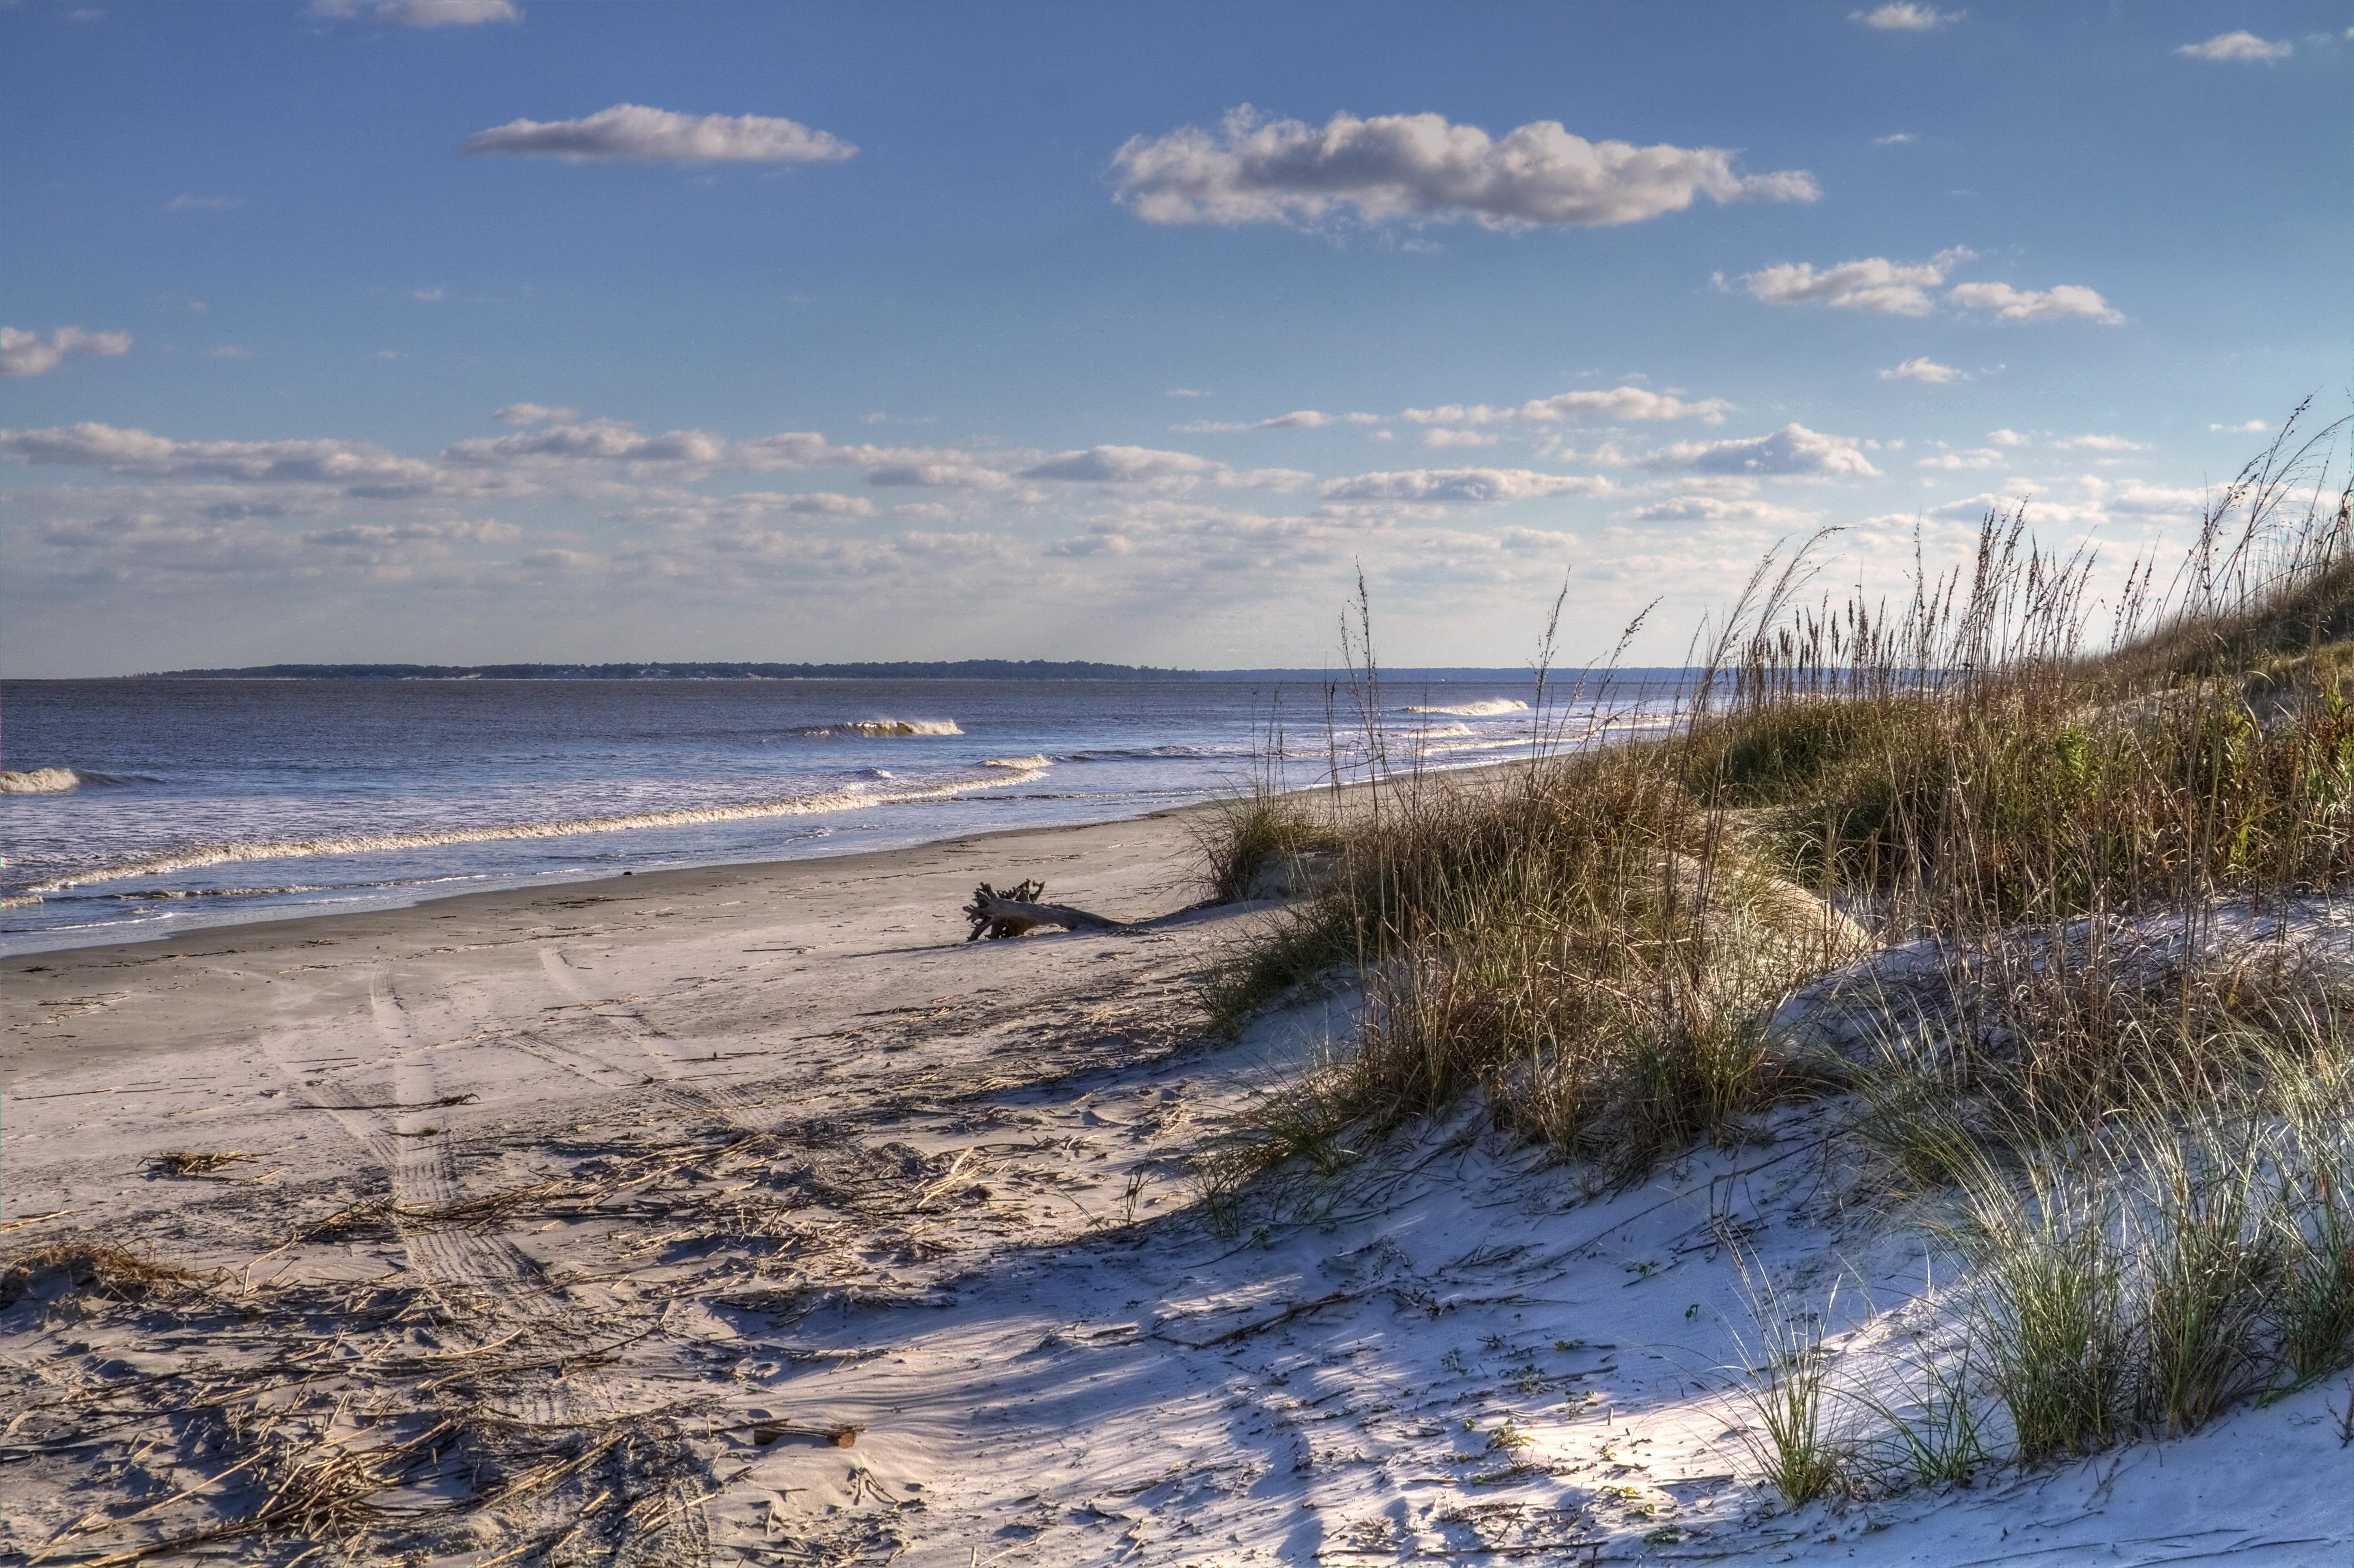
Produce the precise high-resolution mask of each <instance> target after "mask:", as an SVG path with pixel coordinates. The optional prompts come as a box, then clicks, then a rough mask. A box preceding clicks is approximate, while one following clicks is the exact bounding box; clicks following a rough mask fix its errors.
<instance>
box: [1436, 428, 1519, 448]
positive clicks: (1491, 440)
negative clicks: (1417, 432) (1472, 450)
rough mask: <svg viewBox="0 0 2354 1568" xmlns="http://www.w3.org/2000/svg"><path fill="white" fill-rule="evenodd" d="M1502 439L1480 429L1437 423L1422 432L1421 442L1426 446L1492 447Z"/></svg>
mask: <svg viewBox="0 0 2354 1568" xmlns="http://www.w3.org/2000/svg"><path fill="white" fill-rule="evenodd" d="M1500 440H1503V438H1502V437H1501V436H1490V435H1483V434H1481V433H1480V432H1479V431H1478V430H1467V429H1455V428H1451V427H1448V426H1446V425H1436V426H1433V427H1432V428H1431V429H1427V430H1425V431H1423V432H1422V440H1421V441H1420V443H1419V444H1421V445H1423V446H1426V447H1492V446H1494V445H1495V444H1496V443H1497V442H1498V441H1500Z"/></svg>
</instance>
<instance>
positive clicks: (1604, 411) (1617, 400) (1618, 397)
mask: <svg viewBox="0 0 2354 1568" xmlns="http://www.w3.org/2000/svg"><path fill="white" fill-rule="evenodd" d="M1731 408H1733V405H1732V404H1730V403H1728V402H1726V401H1725V400H1724V399H1723V398H1722V397H1703V398H1702V399H1701V400H1700V401H1698V402H1696V403H1688V402H1686V401H1684V400H1683V399H1682V398H1681V397H1673V396H1670V395H1669V394H1667V393H1664V392H1654V391H1651V390H1650V389H1649V388H1648V387H1610V388H1609V389H1607V390H1606V391H1604V390H1596V391H1585V392H1560V393H1556V394H1554V395H1553V397H1532V398H1531V399H1529V400H1528V401H1527V402H1525V403H1522V404H1518V405H1515V406H1508V407H1505V408H1490V407H1489V406H1488V405H1487V404H1485V403H1472V404H1463V403H1446V404H1441V405H1440V406H1439V407H1437V408H1408V409H1406V410H1405V413H1404V417H1405V418H1408V419H1411V420H1413V421H1414V422H1415V423H1416V424H1418V425H1493V424H1501V423H1503V422H1505V421H1507V420H1522V421H1525V422H1527V423H1530V424H1538V425H1543V424H1557V423H1560V422H1561V421H1563V420H1566V419H1575V418H1596V419H1616V420H1633V419H1698V420H1700V421H1701V422H1702V424H1704V425H1721V424H1723V422H1724V416H1725V414H1726V413H1727V412H1728V411H1730V410H1731Z"/></svg>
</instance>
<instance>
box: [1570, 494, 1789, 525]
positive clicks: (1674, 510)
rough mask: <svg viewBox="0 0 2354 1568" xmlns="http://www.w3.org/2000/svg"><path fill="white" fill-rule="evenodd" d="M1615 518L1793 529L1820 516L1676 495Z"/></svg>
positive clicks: (1758, 504) (1772, 506) (1720, 498)
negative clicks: (1747, 524)
mask: <svg viewBox="0 0 2354 1568" xmlns="http://www.w3.org/2000/svg"><path fill="white" fill-rule="evenodd" d="M1615 515H1617V516H1618V517H1620V518H1623V519H1625V520H1626V521H1628V522H1631V523H1753V524H1768V525H1771V526H1773V527H1777V528H1795V527H1798V526H1800V525H1802V524H1808V523H1812V522H1815V521H1816V520H1818V519H1819V518H1820V517H1821V516H1822V514H1821V513H1819V512H1810V511H1808V510H1806V509H1805V508H1803V507H1797V506H1782V505H1777V504H1776V503H1774V502H1771V501H1755V500H1746V499H1742V498H1737V497H1736V498H1732V499H1727V498H1726V497H1723V496H1719V495H1680V496H1677V497H1675V498H1674V499H1673V500H1670V501H1655V502H1652V503H1650V504H1649V505H1648V506H1638V507H1636V508H1635V509H1634V510H1632V511H1630V512H1620V513H1617V514H1615Z"/></svg>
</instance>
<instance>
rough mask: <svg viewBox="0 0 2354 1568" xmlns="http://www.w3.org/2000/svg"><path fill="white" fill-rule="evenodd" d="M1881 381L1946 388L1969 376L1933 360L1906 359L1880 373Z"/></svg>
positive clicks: (1965, 379)
mask: <svg viewBox="0 0 2354 1568" xmlns="http://www.w3.org/2000/svg"><path fill="white" fill-rule="evenodd" d="M1880 378H1881V379H1882V381H1925V382H1926V383H1928V384H1929V385H1930V386H1932V387H1946V386H1950V385H1952V384H1953V383H1954V382H1956V381H1967V380H1968V379H1969V376H1968V375H1967V374H1966V373H1965V372H1963V371H1959V370H1956V369H1955V368H1954V367H1953V366H1950V365H1940V364H1938V363H1937V362H1936V361H1935V360H1934V359H1908V360H1906V361H1905V362H1904V363H1903V364H1902V365H1899V366H1895V367H1894V368H1893V369H1889V370H1883V371H1882V372H1881V373H1880Z"/></svg>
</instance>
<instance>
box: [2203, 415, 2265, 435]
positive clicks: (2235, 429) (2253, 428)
mask: <svg viewBox="0 0 2354 1568" xmlns="http://www.w3.org/2000/svg"><path fill="white" fill-rule="evenodd" d="M2207 428H2208V429H2211V430H2229V431H2231V432H2232V434H2233V435H2246V436H2253V435H2255V434H2257V433H2259V432H2260V431H2264V430H2268V429H2272V427H2271V426H2270V425H2267V424H2265V423H2264V421H2263V420H2262V419H2249V420H2246V421H2245V422H2243V423H2241V424H2237V425H2210V426H2208V427H2207Z"/></svg>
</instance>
